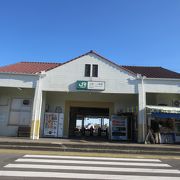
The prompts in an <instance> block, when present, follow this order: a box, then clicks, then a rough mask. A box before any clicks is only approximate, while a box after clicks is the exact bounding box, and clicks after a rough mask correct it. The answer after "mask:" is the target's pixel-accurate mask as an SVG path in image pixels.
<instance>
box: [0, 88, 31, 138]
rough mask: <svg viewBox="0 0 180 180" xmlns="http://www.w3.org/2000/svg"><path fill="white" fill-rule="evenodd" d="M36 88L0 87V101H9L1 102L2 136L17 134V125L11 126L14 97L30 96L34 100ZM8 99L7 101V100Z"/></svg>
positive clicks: (0, 122) (0, 131)
mask: <svg viewBox="0 0 180 180" xmlns="http://www.w3.org/2000/svg"><path fill="white" fill-rule="evenodd" d="M33 97H34V90H33V89H23V90H21V91H20V90H18V89H17V88H3V87H1V88H0V101H1V102H7V104H6V103H5V104H3V103H0V136H16V135H17V128H18V127H17V126H9V125H8V122H9V114H10V106H11V101H12V99H13V98H30V99H32V100H33ZM6 100H7V101H6Z"/></svg>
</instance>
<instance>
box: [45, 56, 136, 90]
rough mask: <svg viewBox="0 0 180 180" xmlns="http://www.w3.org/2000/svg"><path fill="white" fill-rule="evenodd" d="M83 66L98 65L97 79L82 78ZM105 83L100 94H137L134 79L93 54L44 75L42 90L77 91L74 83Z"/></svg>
mask: <svg viewBox="0 0 180 180" xmlns="http://www.w3.org/2000/svg"><path fill="white" fill-rule="evenodd" d="M85 64H98V77H84V70H85ZM77 80H88V81H91V80H92V81H105V91H102V93H137V88H136V80H135V77H134V76H133V75H132V74H130V73H127V72H126V71H124V70H123V69H121V68H119V67H117V66H116V65H114V64H112V63H109V62H107V61H105V60H104V59H102V58H99V57H98V56H96V55H94V54H89V55H86V56H83V57H81V58H79V59H76V60H74V61H71V62H69V63H66V64H64V65H62V66H60V67H57V68H55V69H53V70H51V71H48V72H47V73H46V77H45V78H44V79H43V90H45V91H46V90H47V91H68V92H69V91H77V90H76V81H77Z"/></svg>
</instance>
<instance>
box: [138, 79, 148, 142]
mask: <svg viewBox="0 0 180 180" xmlns="http://www.w3.org/2000/svg"><path fill="white" fill-rule="evenodd" d="M144 78H145V77H142V76H141V78H140V83H139V85H138V91H139V94H138V107H139V109H138V142H140V143H142V142H144V140H145V129H146V92H145V89H144Z"/></svg>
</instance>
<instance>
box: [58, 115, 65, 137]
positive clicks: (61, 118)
mask: <svg viewBox="0 0 180 180" xmlns="http://www.w3.org/2000/svg"><path fill="white" fill-rule="evenodd" d="M63 127H64V114H63V113H59V123H58V137H63Z"/></svg>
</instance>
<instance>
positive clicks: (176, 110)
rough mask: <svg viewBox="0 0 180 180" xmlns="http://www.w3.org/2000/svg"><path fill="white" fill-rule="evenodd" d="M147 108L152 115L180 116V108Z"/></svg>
mask: <svg viewBox="0 0 180 180" xmlns="http://www.w3.org/2000/svg"><path fill="white" fill-rule="evenodd" d="M146 108H147V110H148V111H150V112H151V113H173V114H180V107H170V106H146Z"/></svg>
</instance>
